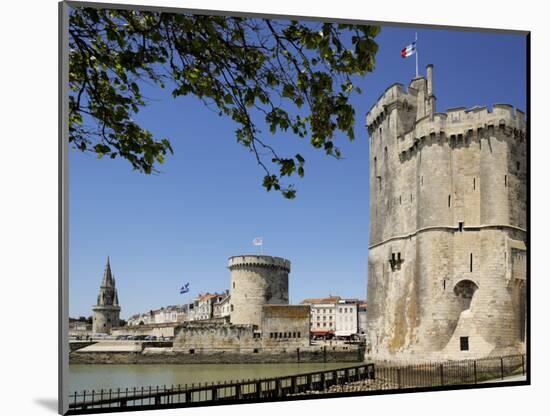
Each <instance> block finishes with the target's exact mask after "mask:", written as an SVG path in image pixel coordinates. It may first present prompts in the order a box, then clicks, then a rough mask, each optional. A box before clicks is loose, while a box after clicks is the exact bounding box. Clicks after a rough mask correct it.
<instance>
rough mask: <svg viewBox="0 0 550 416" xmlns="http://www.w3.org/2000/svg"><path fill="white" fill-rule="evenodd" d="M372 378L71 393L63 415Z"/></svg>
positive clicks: (309, 376) (369, 368)
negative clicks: (67, 406)
mask: <svg viewBox="0 0 550 416" xmlns="http://www.w3.org/2000/svg"><path fill="white" fill-rule="evenodd" d="M373 378H374V364H362V365H359V366H353V367H347V368H342V369H336V370H321V371H317V372H312V373H304V374H296V375H290V376H282V377H273V378H265V379H248V380H240V381H233V380H231V381H227V382H223V383H220V382H217V383H198V384H191V385H188V384H185V385H181V384H180V385H171V386H155V387H141V388H133V389H109V390H100V391H95V390H92V391H91V392H90V391H82V392H80V393H78V392H74V393H73V394H71V395H70V397H69V399H70V401H69V411H68V413H67V414H79V413H96V412H102V411H105V410H107V409H113V410H138V409H139V408H142V409H145V408H162V407H171V406H173V405H180V406H185V405H190V404H196V403H207V402H220V401H246V400H252V399H253V400H263V399H276V398H282V397H285V396H289V395H294V394H300V393H306V392H310V391H326V390H327V389H328V388H330V387H331V386H334V385H343V384H346V383H351V382H357V381H360V380H366V379H373Z"/></svg>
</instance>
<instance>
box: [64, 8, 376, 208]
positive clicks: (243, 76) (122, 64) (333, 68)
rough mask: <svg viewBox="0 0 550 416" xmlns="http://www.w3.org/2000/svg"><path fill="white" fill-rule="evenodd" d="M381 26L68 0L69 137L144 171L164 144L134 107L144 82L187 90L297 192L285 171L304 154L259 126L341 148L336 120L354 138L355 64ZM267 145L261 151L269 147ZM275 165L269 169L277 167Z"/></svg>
mask: <svg viewBox="0 0 550 416" xmlns="http://www.w3.org/2000/svg"><path fill="white" fill-rule="evenodd" d="M379 30H380V29H379V27H378V26H360V25H348V24H331V23H311V22H297V21H279V20H269V19H251V18H239V17H224V16H203V15H189V14H171V13H170V14H169V13H156V12H145V11H129V10H106V9H95V8H80V7H77V8H74V9H73V10H72V11H71V14H70V24H69V43H70V45H69V46H70V55H69V60H70V65H69V81H70V90H71V93H70V97H69V100H70V101H69V105H70V116H69V117H70V120H69V129H70V136H69V140H70V142H71V143H72V144H73V145H74V147H75V148H77V149H79V150H82V151H89V152H95V153H96V154H97V156H98V157H103V156H107V157H111V158H116V157H117V156H120V157H123V158H125V159H127V160H128V161H129V162H130V163H131V164H132V166H133V167H134V168H135V169H137V170H139V171H142V172H144V173H151V172H154V171H155V166H156V164H157V163H163V162H164V160H165V156H166V155H167V154H168V153H173V149H172V146H171V144H170V141H169V140H168V139H167V138H162V139H157V138H155V137H154V136H153V133H151V132H150V131H148V130H147V129H144V128H142V127H141V126H140V125H138V124H137V123H136V122H135V121H134V120H133V119H132V116H133V115H135V114H136V113H138V112H139V110H140V108H142V107H143V106H145V105H146V104H147V102H146V99H145V98H144V97H143V96H142V92H141V88H140V84H143V83H148V84H154V85H157V86H160V87H161V88H171V89H172V95H173V96H174V97H178V96H186V95H194V96H196V97H198V98H199V99H200V100H202V102H203V103H204V104H205V105H207V106H208V107H210V108H212V109H213V110H214V111H216V113H217V114H218V115H220V116H227V117H230V118H231V119H232V120H233V121H234V122H235V123H236V125H237V128H236V130H235V135H236V139H237V142H239V143H241V144H242V145H243V146H245V147H246V148H247V149H249V150H250V151H251V152H252V153H253V154H254V156H255V158H256V161H257V163H258V164H259V165H260V166H261V167H262V168H263V170H264V173H265V176H264V179H263V186H264V187H265V188H266V189H267V190H271V189H274V190H277V191H280V192H281V193H282V194H283V195H284V196H285V197H286V198H294V197H295V195H296V191H295V189H294V188H293V186H292V185H283V184H282V183H281V179H282V178H283V177H285V176H291V175H293V174H295V173H296V174H297V175H299V176H303V175H304V164H305V160H304V158H303V157H302V156H301V155H300V154H296V155H294V156H282V155H279V154H278V152H277V151H276V150H275V149H274V148H273V147H272V146H271V145H269V144H268V143H266V141H265V138H264V137H263V136H262V132H261V131H260V129H259V128H258V119H260V120H261V119H262V118H263V122H265V124H266V125H267V127H268V129H269V131H270V133H272V134H275V133H277V132H278V131H290V132H292V133H293V134H295V135H297V136H298V137H300V138H306V137H307V138H308V139H309V140H310V142H311V144H312V145H313V146H314V147H315V148H318V149H321V150H323V151H324V152H326V154H328V155H331V156H334V157H336V158H340V156H341V152H340V150H339V148H338V147H337V146H335V145H334V140H335V138H336V135H337V133H338V132H341V133H344V134H345V135H346V136H347V137H348V138H349V139H350V140H353V139H354V131H353V128H354V122H355V111H354V109H353V107H352V105H351V104H350V103H349V97H350V94H351V93H353V92H354V91H355V92H360V90H359V89H358V88H357V87H355V86H354V85H353V83H352V76H354V75H364V74H366V73H367V72H369V71H372V70H373V68H374V63H375V60H374V57H375V54H376V52H377V49H378V46H377V44H376V42H375V41H374V40H373V39H374V37H375V36H376V35H377V34H378V32H379ZM266 154H267V156H266ZM273 167H275V168H276V169H278V172H276V173H273V172H272V168H273Z"/></svg>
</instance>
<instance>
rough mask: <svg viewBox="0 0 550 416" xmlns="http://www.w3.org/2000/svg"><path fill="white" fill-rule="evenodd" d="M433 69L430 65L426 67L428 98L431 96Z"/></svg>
mask: <svg viewBox="0 0 550 416" xmlns="http://www.w3.org/2000/svg"><path fill="white" fill-rule="evenodd" d="M433 68H434V66H433V65H432V64H429V65H428V66H426V73H427V75H428V97H431V96H432V95H433Z"/></svg>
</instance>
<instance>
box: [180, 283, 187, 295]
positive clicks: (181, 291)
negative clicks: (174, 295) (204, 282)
mask: <svg viewBox="0 0 550 416" xmlns="http://www.w3.org/2000/svg"><path fill="white" fill-rule="evenodd" d="M187 292H189V283H186V284H184V285H183V286H182V287H181V289H180V294H181V295H183V294H184V293H187Z"/></svg>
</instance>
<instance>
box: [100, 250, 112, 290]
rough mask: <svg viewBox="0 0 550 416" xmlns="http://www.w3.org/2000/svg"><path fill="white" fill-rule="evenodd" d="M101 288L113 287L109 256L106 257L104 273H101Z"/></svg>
mask: <svg viewBox="0 0 550 416" xmlns="http://www.w3.org/2000/svg"><path fill="white" fill-rule="evenodd" d="M101 286H104V287H113V286H114V282H113V274H112V273H111V263H110V261H109V256H107V264H106V266H105V272H104V273H103V282H101Z"/></svg>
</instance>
